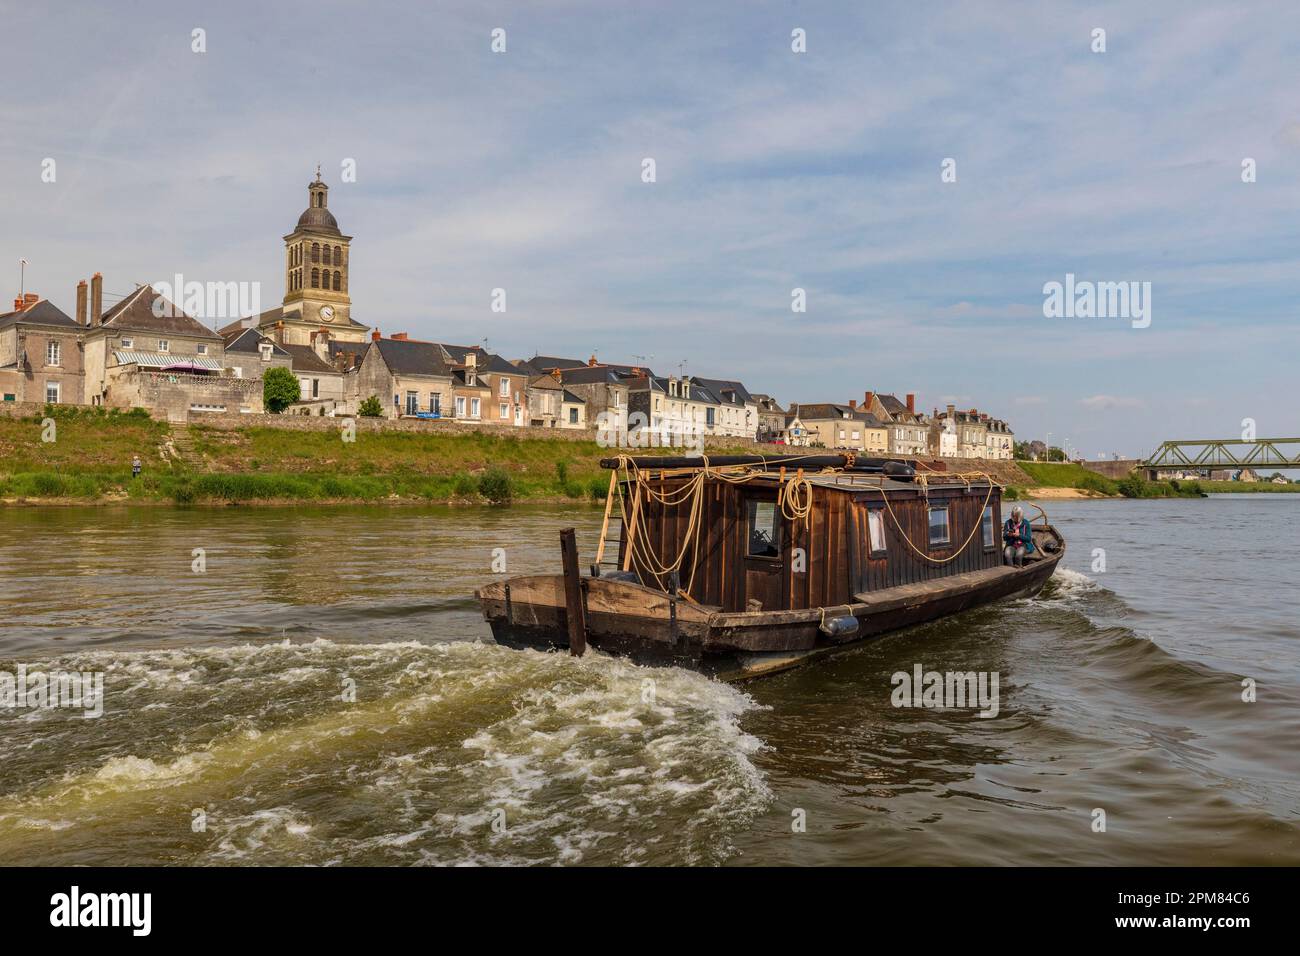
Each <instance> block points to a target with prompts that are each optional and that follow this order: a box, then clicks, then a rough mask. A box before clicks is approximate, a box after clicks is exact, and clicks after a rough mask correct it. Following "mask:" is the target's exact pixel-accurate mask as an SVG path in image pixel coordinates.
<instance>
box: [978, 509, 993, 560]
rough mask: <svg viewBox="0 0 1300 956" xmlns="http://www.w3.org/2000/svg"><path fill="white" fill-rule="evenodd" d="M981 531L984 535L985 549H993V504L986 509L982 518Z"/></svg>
mask: <svg viewBox="0 0 1300 956" xmlns="http://www.w3.org/2000/svg"><path fill="white" fill-rule="evenodd" d="M980 531H981V533H982V534H983V535H984V550H985V551H992V550H993V545H994V541H993V506H992V505H989V506H988V507H987V508H985V509H984V514H983V516H982V517H981V518H980Z"/></svg>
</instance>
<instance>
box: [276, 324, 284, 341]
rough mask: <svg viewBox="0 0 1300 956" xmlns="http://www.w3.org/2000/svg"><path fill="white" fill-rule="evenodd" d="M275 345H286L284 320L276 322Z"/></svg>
mask: <svg viewBox="0 0 1300 956" xmlns="http://www.w3.org/2000/svg"><path fill="white" fill-rule="evenodd" d="M275 344H276V345H283V344H284V319H276V320H275Z"/></svg>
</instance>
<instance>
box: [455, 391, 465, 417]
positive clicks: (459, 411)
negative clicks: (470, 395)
mask: <svg viewBox="0 0 1300 956" xmlns="http://www.w3.org/2000/svg"><path fill="white" fill-rule="evenodd" d="M456 417H457V418H464V417H465V396H464V395H457V396H456Z"/></svg>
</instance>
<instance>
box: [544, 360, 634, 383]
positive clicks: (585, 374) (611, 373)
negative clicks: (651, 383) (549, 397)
mask: <svg viewBox="0 0 1300 956" xmlns="http://www.w3.org/2000/svg"><path fill="white" fill-rule="evenodd" d="M560 381H561V382H563V383H564V384H565V385H629V386H630V385H631V382H629V381H628V380H627V379H626V378H624V377H623V376H621V375H619V373H618V372H616V371H615V370H614V369H612V368H606V367H605V366H603V365H591V366H589V365H581V366H579V367H578V368H572V369H562V370H561V371H560Z"/></svg>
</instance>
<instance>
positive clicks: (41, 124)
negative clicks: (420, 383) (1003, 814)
mask: <svg viewBox="0 0 1300 956" xmlns="http://www.w3.org/2000/svg"><path fill="white" fill-rule="evenodd" d="M0 23H2V24H3V25H4V26H3V30H2V31H0V32H2V33H3V35H4V36H5V38H6V39H5V70H4V74H5V77H4V81H3V83H2V84H0V129H3V135H2V136H0V293H3V295H4V299H5V300H6V301H7V300H8V299H10V298H12V296H13V295H16V294H17V293H18V291H19V259H20V257H21V258H26V259H27V260H28V265H27V268H26V288H27V289H28V291H36V292H39V293H40V294H42V295H44V296H45V297H47V298H49V299H51V300H52V301H53V302H54V303H55V304H56V305H59V306H60V307H61V308H63V309H64V311H65V312H68V313H72V312H73V310H74V303H75V287H76V283H77V281H78V280H79V279H81V278H87V277H89V276H90V275H91V274H92V273H94V272H96V271H99V272H102V273H103V274H104V277H105V289H106V293H108V294H109V295H106V299H107V301H108V302H109V303H110V304H111V302H113V301H116V298H115V297H116V296H119V295H122V294H125V293H126V292H128V291H130V290H131V289H133V288H134V287H135V285H136V284H137V283H143V282H155V281H158V280H160V279H164V278H169V277H171V276H173V275H174V274H176V273H181V274H183V275H184V276H185V278H186V279H187V280H198V281H212V282H230V281H237V282H259V283H261V289H262V301H263V307H264V308H270V307H272V306H274V305H276V304H278V302H279V300H280V298H281V296H282V295H283V291H284V279H283V274H282V264H283V251H282V249H283V240H282V237H283V236H284V235H285V234H287V233H288V232H290V231H291V230H292V228H293V227H294V224H295V223H296V221H297V217H298V215H299V214H300V213H301V212H302V210H303V209H304V208H306V205H307V190H306V186H307V183H308V182H309V181H310V180H311V179H312V178H313V176H314V173H315V169H316V165H317V163H320V164H321V168H322V171H323V176H324V178H325V180H326V181H327V182H328V183H329V184H330V187H331V188H330V209H331V211H332V212H333V213H334V214H335V215H336V216H337V217H338V220H339V223H340V226H341V228H342V229H343V231H344V232H345V233H346V234H348V235H351V236H353V241H352V259H351V274H350V281H351V294H352V310H353V316H354V317H355V318H356V319H358V320H359V321H361V322H363V323H365V324H367V325H370V326H372V327H378V328H380V329H381V330H382V331H383V332H384V334H386V335H387V334H392V333H395V332H407V333H409V334H410V335H411V337H413V338H423V339H433V340H438V341H444V342H455V343H460V344H471V343H476V342H486V344H487V347H488V348H490V349H491V350H492V351H495V352H499V353H501V354H502V355H504V356H506V357H507V358H528V357H530V356H532V355H533V354H536V353H541V354H548V355H561V356H574V357H581V358H585V357H587V356H589V355H591V354H593V353H594V354H596V355H597V356H598V357H599V358H600V359H602V360H605V361H610V362H627V363H638V364H648V365H650V366H651V367H653V368H654V369H655V370H656V371H657V372H659V373H660V374H668V373H677V372H679V371H684V372H686V373H687V374H698V375H703V376H707V377H724V378H738V379H740V380H742V381H744V383H745V384H746V385H747V387H748V388H749V389H750V390H751V391H755V392H765V393H768V394H771V395H773V396H774V397H775V398H776V399H777V400H778V401H780V402H781V403H782V404H783V405H784V404H788V403H790V402H805V403H811V402H828V401H829V402H847V401H848V400H849V399H851V398H856V399H858V400H859V401H860V400H861V398H862V396H863V393H864V392H866V391H868V390H873V391H878V392H894V393H896V394H898V395H899V396H900V397H902V396H903V395H905V394H906V393H908V392H913V393H915V394H916V395H917V403H918V405H919V406H920V407H921V408H923V409H925V410H927V411H928V410H931V409H933V408H935V407H938V408H942V407H943V406H944V405H946V404H947V403H949V402H952V403H954V404H956V405H957V406H958V407H962V408H969V407H978V408H979V409H980V410H981V411H987V412H989V413H990V414H992V415H994V416H996V417H1000V418H1005V419H1007V420H1008V421H1009V422H1010V424H1011V426H1012V428H1013V429H1014V431H1015V433H1016V435H1017V437H1018V438H1020V439H1028V438H1039V439H1042V438H1045V437H1046V436H1047V434H1048V433H1049V432H1050V434H1051V440H1052V443H1053V444H1058V443H1060V442H1061V441H1063V440H1068V442H1069V443H1070V447H1071V448H1072V450H1074V451H1075V452H1076V453H1078V454H1080V455H1083V456H1086V457H1098V456H1100V455H1104V456H1106V457H1109V456H1110V455H1112V454H1120V455H1123V456H1145V455H1146V454H1147V453H1149V452H1150V451H1151V450H1152V449H1153V448H1154V447H1155V446H1156V445H1158V444H1159V442H1161V441H1163V440H1166V439H1184V438H1237V437H1240V435H1241V432H1242V429H1243V421H1244V420H1245V419H1252V420H1253V421H1254V423H1255V428H1256V430H1257V433H1258V435H1260V436H1261V437H1289V436H1295V435H1300V400H1297V390H1296V378H1297V376H1296V369H1297V356H1298V353H1300V348H1298V346H1300V335H1298V334H1297V292H1298V291H1300V290H1298V289H1297V286H1298V285H1300V270H1298V269H1297V266H1298V263H1297V256H1298V253H1300V215H1298V213H1300V189H1298V187H1300V96H1298V95H1297V93H1298V91H1300V84H1298V83H1297V72H1296V71H1297V67H1298V66H1300V4H1295V3H1290V2H1287V3H1256V2H1242V3H1237V4H1219V5H1211V4H1202V3H1195V2H1186V0H1183V2H1151V3H1143V4H1132V3H1115V4H1108V3H1068V2H1060V3H1053V4H1031V3H1020V2H1015V3H1012V2H1004V3H1000V2H986V3H978V4H973V3H941V2H927V3H924V4H921V3H915V2H899V3H876V2H873V3H867V4H863V3H849V2H841V3H830V2H825V3H823V2H783V3H777V2H772V3H764V2H753V0H748V2H743V3H742V2H730V3H727V2H718V3H709V4H699V3H677V2H658V0H657V2H655V3H644V2H626V3H624V2H610V0H605V2H591V3H587V2H530V3H526V4H525V3H513V4H505V3H492V2H474V3H427V2H426V3H414V2H411V3H395V2H393V3H389V2H367V3H356V2H333V0H317V2H312V3H294V2H276V3H265V2H260V3H244V2H230V3H223V4H220V5H215V4H200V3H191V2H184V0H182V2H175V0H173V2H167V3H153V2H130V3H114V4H105V3H102V2H93V3H64V2H49V3H41V4H33V3H19V2H14V0H0ZM196 29H201V30H203V31H204V33H203V39H204V42H205V47H206V48H205V51H204V52H195V51H194V49H193V46H194V32H193V31H195V30H196ZM496 29H502V30H504V31H505V47H506V49H505V52H503V53H502V52H494V51H493V50H492V41H493V36H492V33H493V30H496ZM1098 29H1100V30H1104V31H1105V50H1104V52H1098V51H1096V50H1095V49H1094V47H1096V46H1097V45H1098V43H1097V38H1096V34H1095V32H1094V31H1096V30H1098ZM795 30H802V31H803V35H804V36H805V37H806V40H805V44H806V52H802V53H796V52H794V50H793V49H792V44H793V43H794V42H795V41H794V40H793V39H792V31H795ZM647 158H651V159H653V160H654V166H655V178H654V181H653V182H645V181H643V168H644V165H643V163H644V160H645V159H647ZM48 159H53V160H54V161H55V165H54V171H55V177H54V181H53V182H46V181H43V174H44V175H46V176H48V174H47V172H46V170H47V169H48V167H47V165H46V164H45V161H46V160H48ZM1247 159H1249V160H1253V161H1254V163H1253V166H1254V181H1253V182H1244V181H1243V161H1245V160H1247ZM348 160H351V161H353V162H354V163H355V169H356V176H355V182H345V181H343V177H342V171H343V168H344V163H345V162H346V161H348ZM945 160H952V161H953V162H952V163H951V164H949V167H948V168H949V169H950V170H951V171H955V181H945V178H947V179H948V180H953V179H954V177H953V176H952V175H949V176H947V177H945V176H944V170H945ZM1067 274H1071V275H1074V276H1075V280H1076V282H1081V281H1089V282H1137V283H1150V286H1149V288H1150V316H1149V318H1150V324H1149V325H1147V326H1146V327H1144V328H1136V327H1134V323H1133V322H1132V321H1131V320H1130V319H1128V318H1124V317H1122V316H1121V317H1117V316H1110V317H1064V316H1052V317H1049V316H1046V315H1045V314H1044V301H1045V298H1046V296H1045V294H1044V287H1045V285H1046V284H1048V283H1051V282H1061V283H1064V282H1065V281H1066V275H1067ZM498 288H500V289H505V290H506V311H505V312H504V313H501V312H494V311H492V308H491V304H492V295H493V290H494V289H498ZM794 289H803V290H804V292H805V295H806V311H803V312H796V311H793V310H792V290H794Z"/></svg>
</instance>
